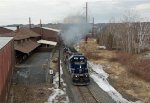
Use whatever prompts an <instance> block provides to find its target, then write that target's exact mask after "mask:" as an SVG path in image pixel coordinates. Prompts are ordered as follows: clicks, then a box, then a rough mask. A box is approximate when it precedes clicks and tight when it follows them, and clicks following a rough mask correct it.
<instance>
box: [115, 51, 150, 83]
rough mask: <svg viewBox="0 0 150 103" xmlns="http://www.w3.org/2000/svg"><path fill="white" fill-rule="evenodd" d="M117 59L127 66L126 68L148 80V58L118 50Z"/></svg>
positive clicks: (149, 63)
mask: <svg viewBox="0 0 150 103" xmlns="http://www.w3.org/2000/svg"><path fill="white" fill-rule="evenodd" d="M117 59H118V60H119V62H120V63H121V64H123V65H126V66H127V67H128V70H129V71H130V72H131V73H133V74H135V75H137V76H138V77H141V78H144V79H145V80H148V81H149V80H150V75H149V73H150V60H149V59H142V58H140V57H139V56H137V55H131V54H129V53H125V52H118V53H117Z"/></svg>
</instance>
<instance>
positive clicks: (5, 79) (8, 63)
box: [0, 37, 15, 103]
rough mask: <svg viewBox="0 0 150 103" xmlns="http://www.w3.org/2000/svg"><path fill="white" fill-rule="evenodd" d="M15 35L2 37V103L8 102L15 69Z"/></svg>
mask: <svg viewBox="0 0 150 103" xmlns="http://www.w3.org/2000/svg"><path fill="white" fill-rule="evenodd" d="M14 61H15V60H14V43H13V37H0V103H6V102H7V99H8V96H9V91H10V85H11V77H12V75H13V69H14Z"/></svg>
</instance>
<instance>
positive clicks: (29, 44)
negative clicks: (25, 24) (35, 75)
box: [0, 27, 41, 63]
mask: <svg viewBox="0 0 150 103" xmlns="http://www.w3.org/2000/svg"><path fill="white" fill-rule="evenodd" d="M0 36H8V37H14V49H15V53H16V55H15V56H16V63H20V62H22V61H23V60H24V59H26V58H27V57H28V55H30V54H31V53H32V51H34V50H35V49H36V48H37V47H38V46H40V44H38V43H37V41H38V40H40V39H41V35H40V34H37V33H35V32H33V31H32V30H30V29H28V28H19V27H17V29H16V30H15V31H13V32H11V33H4V34H0Z"/></svg>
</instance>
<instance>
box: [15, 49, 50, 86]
mask: <svg viewBox="0 0 150 103" xmlns="http://www.w3.org/2000/svg"><path fill="white" fill-rule="evenodd" d="M49 58H50V52H39V53H34V54H33V55H31V56H30V57H29V58H28V59H27V60H26V61H24V62H23V63H21V64H19V65H17V72H16V73H15V75H14V80H15V82H19V83H30V84H32V83H43V82H46V76H47V70H48V65H47V64H48V60H49Z"/></svg>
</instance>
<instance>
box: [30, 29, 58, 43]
mask: <svg viewBox="0 0 150 103" xmlns="http://www.w3.org/2000/svg"><path fill="white" fill-rule="evenodd" d="M31 30H32V31H34V32H36V33H38V34H40V35H41V38H42V39H43V40H48V41H55V42H57V41H58V35H59V34H60V30H58V29H52V28H48V27H35V28H31Z"/></svg>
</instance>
